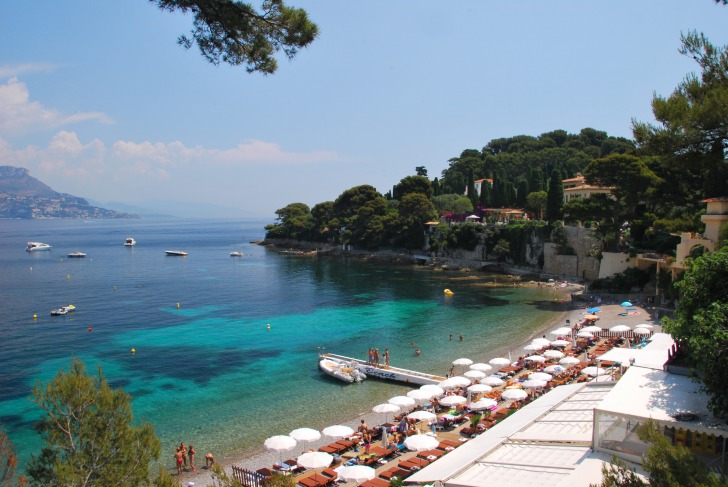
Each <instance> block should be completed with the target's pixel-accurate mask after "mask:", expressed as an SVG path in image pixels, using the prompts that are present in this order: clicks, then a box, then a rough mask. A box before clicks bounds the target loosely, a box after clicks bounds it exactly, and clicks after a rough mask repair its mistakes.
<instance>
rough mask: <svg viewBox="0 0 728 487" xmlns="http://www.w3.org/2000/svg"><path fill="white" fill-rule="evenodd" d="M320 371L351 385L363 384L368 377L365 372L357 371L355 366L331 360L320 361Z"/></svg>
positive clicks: (323, 359)
mask: <svg viewBox="0 0 728 487" xmlns="http://www.w3.org/2000/svg"><path fill="white" fill-rule="evenodd" d="M319 369H321V370H322V371H323V372H324V373H325V374H327V375H330V376H331V377H333V378H335V379H338V380H340V381H343V382H347V383H349V384H351V383H352V382H361V381H363V380H364V379H366V378H367V376H366V375H365V374H364V373H363V372H361V371H359V370H357V369H356V368H355V367H354V366H353V364H346V363H344V362H338V361H336V360H332V359H330V358H321V359H320V360H319Z"/></svg>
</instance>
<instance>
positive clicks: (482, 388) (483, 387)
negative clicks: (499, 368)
mask: <svg viewBox="0 0 728 487" xmlns="http://www.w3.org/2000/svg"><path fill="white" fill-rule="evenodd" d="M492 390H493V388H492V387H491V386H489V385H487V384H482V383H481V384H473V385H472V386H470V387H468V392H472V393H475V394H483V393H484V392H490V391H492Z"/></svg>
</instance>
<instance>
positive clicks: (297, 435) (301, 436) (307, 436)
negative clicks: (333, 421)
mask: <svg viewBox="0 0 728 487" xmlns="http://www.w3.org/2000/svg"><path fill="white" fill-rule="evenodd" d="M288 436H290V437H291V438H293V439H295V440H296V441H306V442H308V441H316V440H319V439H321V433H320V432H319V431H318V430H315V429H313V428H298V429H295V430H293V431H291V432H290V433H288Z"/></svg>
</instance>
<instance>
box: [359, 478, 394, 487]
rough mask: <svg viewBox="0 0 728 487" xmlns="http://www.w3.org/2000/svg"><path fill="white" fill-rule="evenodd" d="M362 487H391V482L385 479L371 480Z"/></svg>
mask: <svg viewBox="0 0 728 487" xmlns="http://www.w3.org/2000/svg"><path fill="white" fill-rule="evenodd" d="M361 487H389V482H388V481H387V480H384V479H371V480H367V481H366V482H364V483H363V484H361Z"/></svg>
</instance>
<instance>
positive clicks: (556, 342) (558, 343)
mask: <svg viewBox="0 0 728 487" xmlns="http://www.w3.org/2000/svg"><path fill="white" fill-rule="evenodd" d="M570 343H571V342H570V341H568V340H554V341H552V342H551V345H552V346H554V347H566V346H568V345H569V344H570Z"/></svg>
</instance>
